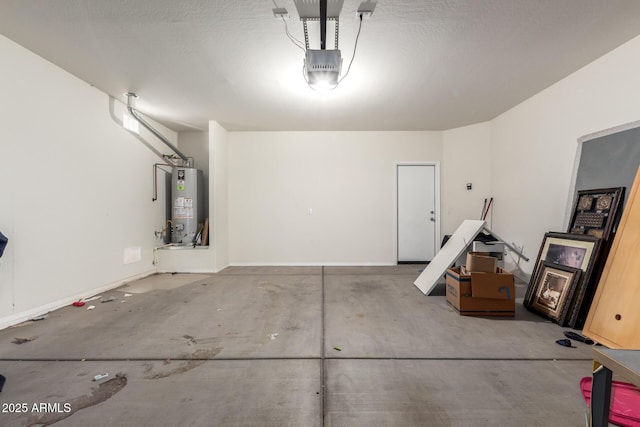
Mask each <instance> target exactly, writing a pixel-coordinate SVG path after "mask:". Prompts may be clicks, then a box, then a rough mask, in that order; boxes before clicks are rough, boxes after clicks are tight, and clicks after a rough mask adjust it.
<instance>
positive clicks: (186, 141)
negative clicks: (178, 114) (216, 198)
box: [178, 131, 209, 221]
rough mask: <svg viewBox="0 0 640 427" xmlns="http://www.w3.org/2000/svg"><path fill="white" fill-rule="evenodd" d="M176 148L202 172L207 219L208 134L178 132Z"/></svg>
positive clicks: (205, 216) (206, 215)
mask: <svg viewBox="0 0 640 427" xmlns="http://www.w3.org/2000/svg"><path fill="white" fill-rule="evenodd" d="M178 148H179V149H180V151H182V152H183V153H184V154H185V155H186V156H188V157H193V160H194V164H193V167H194V168H196V169H199V170H201V171H202V179H203V182H202V184H203V185H204V193H203V194H205V208H204V218H207V217H208V216H209V132H201V131H197V132H180V133H179V134H178ZM204 218H203V219H202V220H203V221H204Z"/></svg>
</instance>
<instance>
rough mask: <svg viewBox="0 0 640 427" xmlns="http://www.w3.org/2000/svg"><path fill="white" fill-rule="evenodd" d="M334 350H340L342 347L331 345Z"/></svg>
mask: <svg viewBox="0 0 640 427" xmlns="http://www.w3.org/2000/svg"><path fill="white" fill-rule="evenodd" d="M333 349H334V350H336V351H342V349H341V348H340V347H333Z"/></svg>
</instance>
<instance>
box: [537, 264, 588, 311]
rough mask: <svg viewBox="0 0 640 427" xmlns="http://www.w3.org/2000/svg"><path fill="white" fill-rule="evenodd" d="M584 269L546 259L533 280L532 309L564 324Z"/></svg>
mask: <svg viewBox="0 0 640 427" xmlns="http://www.w3.org/2000/svg"><path fill="white" fill-rule="evenodd" d="M581 275H582V270H580V269H579V268H575V267H565V266H564V265H559V264H554V263H552V262H549V261H544V262H543V263H542V267H541V268H540V270H539V272H538V276H537V277H536V278H535V279H534V280H533V281H532V286H533V290H532V299H531V307H530V309H531V310H532V311H535V312H537V313H539V314H541V315H543V316H545V317H547V318H548V319H550V320H552V321H554V322H556V323H559V324H562V323H564V321H565V318H566V316H567V312H568V310H569V303H570V302H571V299H572V298H573V295H574V293H575V290H576V287H577V286H578V283H579V281H580V277H581Z"/></svg>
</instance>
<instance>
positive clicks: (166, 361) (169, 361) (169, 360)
mask: <svg viewBox="0 0 640 427" xmlns="http://www.w3.org/2000/svg"><path fill="white" fill-rule="evenodd" d="M163 363H164V364H165V365H168V364H169V363H171V358H167V360H165V361H164V362H163Z"/></svg>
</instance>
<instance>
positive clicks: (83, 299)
mask: <svg viewBox="0 0 640 427" xmlns="http://www.w3.org/2000/svg"><path fill="white" fill-rule="evenodd" d="M100 298H102V295H96V296H94V297H91V298H82V300H81V301H84V302H90V301H95V300H97V299H100Z"/></svg>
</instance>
